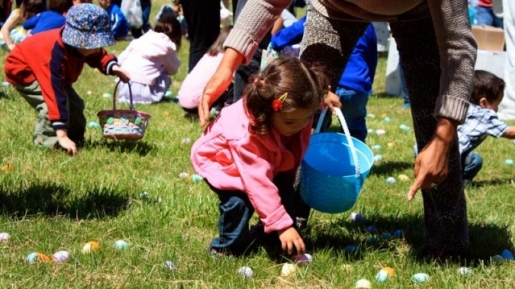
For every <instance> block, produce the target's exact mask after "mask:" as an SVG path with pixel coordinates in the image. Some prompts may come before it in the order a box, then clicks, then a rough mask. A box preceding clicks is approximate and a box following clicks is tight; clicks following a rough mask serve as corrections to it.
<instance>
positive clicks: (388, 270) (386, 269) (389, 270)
mask: <svg viewBox="0 0 515 289" xmlns="http://www.w3.org/2000/svg"><path fill="white" fill-rule="evenodd" d="M381 271H384V272H386V274H387V275H388V278H392V277H393V276H394V275H395V270H394V269H393V268H390V267H384V268H383V269H381Z"/></svg>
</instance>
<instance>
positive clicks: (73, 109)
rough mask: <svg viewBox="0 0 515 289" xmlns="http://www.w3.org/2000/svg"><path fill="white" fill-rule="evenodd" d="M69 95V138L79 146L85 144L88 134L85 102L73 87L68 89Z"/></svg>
mask: <svg viewBox="0 0 515 289" xmlns="http://www.w3.org/2000/svg"><path fill="white" fill-rule="evenodd" d="M66 94H67V95H68V111H69V114H70V115H69V116H68V137H69V138H70V139H71V140H72V141H73V142H74V143H75V144H76V145H77V146H78V147H80V146H82V145H83V144H84V134H85V133H86V116H85V115H84V109H85V105H84V100H83V99H82V98H81V97H80V96H79V95H78V94H77V92H76V91H75V89H73V87H69V88H66Z"/></svg>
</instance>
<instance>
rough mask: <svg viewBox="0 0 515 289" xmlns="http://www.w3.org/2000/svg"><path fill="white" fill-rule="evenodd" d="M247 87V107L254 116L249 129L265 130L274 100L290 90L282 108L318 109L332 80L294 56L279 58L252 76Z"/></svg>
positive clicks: (248, 111)
mask: <svg viewBox="0 0 515 289" xmlns="http://www.w3.org/2000/svg"><path fill="white" fill-rule="evenodd" d="M250 81H251V83H250V84H248V85H247V87H246V88H245V91H244V101H245V108H246V111H247V114H248V116H249V118H250V119H251V125H250V130H251V131H252V132H254V133H258V134H265V133H267V132H268V129H269V127H270V119H271V116H272V114H273V113H274V109H273V106H272V102H273V101H274V99H277V98H279V97H281V96H282V95H283V94H285V93H287V97H286V99H285V100H284V101H283V108H282V111H284V112H289V111H292V110H294V109H297V108H301V109H306V108H307V109H313V110H316V109H318V108H319V107H320V104H321V103H322V101H323V99H324V97H325V96H326V94H327V92H328V87H329V81H328V79H327V77H326V76H325V74H324V73H323V72H322V71H321V70H320V69H319V68H316V67H308V66H307V64H306V63H304V62H302V61H300V60H298V59H295V58H278V59H275V60H274V61H272V63H270V64H269V65H268V66H267V67H266V68H265V70H263V72H261V73H258V74H255V75H253V76H251V79H250Z"/></svg>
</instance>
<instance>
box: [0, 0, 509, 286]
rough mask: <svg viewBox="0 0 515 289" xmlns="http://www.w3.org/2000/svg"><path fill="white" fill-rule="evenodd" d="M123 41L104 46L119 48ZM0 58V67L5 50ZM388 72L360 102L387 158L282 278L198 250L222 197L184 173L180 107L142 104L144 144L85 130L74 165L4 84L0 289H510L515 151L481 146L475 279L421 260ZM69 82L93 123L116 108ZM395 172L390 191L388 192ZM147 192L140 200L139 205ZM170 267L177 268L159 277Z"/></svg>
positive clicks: (473, 211)
mask: <svg viewBox="0 0 515 289" xmlns="http://www.w3.org/2000/svg"><path fill="white" fill-rule="evenodd" d="M160 3H164V1H162V2H160V1H156V2H155V3H154V4H153V5H154V7H153V14H152V15H154V14H155V12H156V11H157V10H158V8H159V4H160ZM127 44H128V43H127V42H120V43H118V44H117V45H116V46H113V47H109V48H108V51H110V52H113V53H115V54H118V53H120V52H121V51H122V50H123V48H124V47H125V46H126V45H127ZM187 52H188V42H187V41H184V42H183V47H182V48H181V50H180V52H179V54H180V57H181V59H182V60H183V63H182V66H181V68H180V72H179V73H178V74H177V75H176V76H174V85H173V92H174V94H176V93H177V91H178V87H179V86H180V82H181V81H182V79H184V77H185V75H186V70H187V68H186V64H187ZM1 56H2V60H1V62H2V64H3V59H4V58H5V53H4V54H1ZM385 65H386V59H384V58H382V59H380V63H379V68H378V70H377V76H376V80H375V84H374V95H372V96H371V97H370V102H369V105H368V110H369V113H370V114H371V115H374V117H372V116H371V117H369V118H367V122H368V127H369V128H370V129H372V130H373V131H375V130H377V129H384V130H386V134H385V135H381V136H378V135H376V134H374V133H371V134H369V137H368V138H367V144H368V145H369V146H370V147H372V146H376V145H380V146H381V148H380V149H378V150H376V151H374V153H375V154H381V155H382V157H383V159H382V161H380V162H376V163H375V165H374V167H373V168H372V172H371V174H370V176H369V177H368V179H367V180H366V182H365V185H364V188H363V190H362V193H361V196H360V198H359V200H358V202H357V204H356V205H355V207H354V208H353V209H352V210H351V211H349V212H345V213H341V214H334V215H329V214H323V213H319V212H313V213H312V215H311V218H310V222H309V229H308V231H307V234H306V236H305V239H306V242H307V243H308V247H309V253H310V254H311V255H313V262H312V263H311V264H310V265H309V266H305V267H300V268H299V270H298V271H297V273H296V274H293V275H291V276H288V277H284V276H280V271H281V266H282V263H285V262H289V260H287V259H281V260H278V261H277V260H273V259H270V258H269V256H268V255H267V254H266V252H265V251H264V250H260V251H259V252H257V253H256V254H255V255H251V256H248V257H244V258H214V257H213V256H211V255H210V254H208V253H207V252H206V248H207V246H208V243H209V241H210V240H211V238H212V237H213V236H215V235H216V234H217V226H216V222H217V220H218V208H217V205H218V203H217V201H218V200H217V198H216V195H215V194H213V193H212V192H211V191H210V190H209V188H208V187H207V186H206V185H205V184H204V183H202V182H192V181H191V180H189V179H188V178H185V179H184V178H180V177H179V175H180V174H181V173H183V172H187V173H189V174H192V173H193V171H192V168H191V165H190V163H189V153H190V147H191V145H192V142H193V141H194V140H195V139H196V138H197V137H198V136H199V134H200V133H201V131H202V130H201V128H200V127H199V126H198V123H197V122H194V121H189V120H186V119H184V118H183V112H182V110H181V109H180V107H179V106H178V105H177V104H175V103H174V102H164V103H160V104H157V105H148V106H139V107H138V109H139V110H143V111H145V112H148V113H150V114H151V115H152V119H151V120H150V126H149V128H148V130H147V134H146V136H145V137H144V139H143V140H141V141H138V142H134V143H129V142H115V141H106V140H104V139H103V138H102V133H101V131H100V129H98V128H88V130H87V144H86V147H85V148H83V149H82V150H81V151H80V152H79V153H78V155H77V156H75V157H69V156H68V155H66V154H65V153H64V152H61V151H47V150H42V149H38V148H36V147H34V146H33V145H32V131H33V125H34V121H35V117H36V115H35V112H34V111H33V110H32V109H31V108H30V107H29V106H28V105H27V104H26V103H25V101H24V100H23V99H22V98H21V97H20V96H19V95H18V94H17V93H16V91H14V89H13V88H12V87H4V88H3V91H4V95H3V96H2V97H0V118H1V119H2V123H3V125H2V126H0V136H2V141H1V142H0V168H2V170H1V171H0V210H1V217H0V232H8V233H9V234H10V235H11V239H10V240H9V242H6V243H0V254H1V256H0V288H354V284H355V282H356V281H357V280H358V279H361V278H366V279H368V280H370V281H371V282H372V286H373V287H374V288H512V287H513V285H514V284H515V278H514V276H515V273H514V270H513V266H514V264H513V263H512V262H504V263H502V264H492V262H491V257H492V256H494V255H496V254H500V253H501V252H502V251H503V250H504V249H508V250H511V251H513V249H514V246H513V241H514V237H513V232H514V230H515V227H514V224H513V216H514V215H515V214H514V213H515V207H514V204H515V202H514V195H513V194H514V188H513V186H514V185H513V166H510V165H507V164H505V160H506V159H515V154H514V153H513V150H514V148H515V147H514V146H515V145H514V144H513V143H512V142H510V141H507V140H502V139H501V140H496V139H492V138H489V139H487V140H486V141H485V143H484V144H483V145H482V146H481V147H480V148H479V150H478V152H479V153H480V154H481V155H482V156H483V157H484V160H485V163H484V167H483V170H482V171H481V172H480V174H479V175H478V177H477V180H476V182H475V183H474V185H473V186H471V187H469V188H467V191H466V193H467V200H468V215H469V221H470V231H471V241H472V246H471V253H470V259H469V263H468V264H467V266H469V267H470V268H471V269H472V270H473V274H472V275H471V276H468V277H464V276H460V275H459V274H458V273H457V270H458V268H459V267H460V266H461V265H460V264H438V263H435V262H433V261H429V260H425V259H423V258H419V257H418V256H419V252H420V251H421V250H422V249H423V248H424V231H423V218H422V216H423V211H422V201H421V196H420V194H419V195H417V197H416V199H415V200H414V201H413V202H411V203H407V202H406V200H405V197H406V193H407V190H408V188H409V186H410V184H411V183H410V181H406V182H402V181H400V180H399V175H401V174H403V175H406V176H408V177H410V180H412V179H413V178H412V175H413V173H412V165H413V149H412V147H413V144H414V137H413V132H412V130H411V131H403V130H401V129H399V126H400V125H401V124H405V125H408V126H411V115H410V111H409V110H406V109H403V108H402V100H401V99H400V98H399V97H391V96H386V95H384V94H383V93H382V92H383V91H384V75H385ZM2 67H3V65H2ZM2 75H3V74H2ZM0 79H1V80H2V81H3V80H4V76H0ZM75 88H76V90H77V91H78V92H79V94H80V95H82V96H83V98H84V99H85V101H86V105H87V107H86V113H87V117H88V121H98V119H97V117H96V113H97V112H98V111H100V110H105V109H110V108H111V101H112V100H111V99H110V98H105V97H103V96H102V95H103V94H104V93H106V92H108V93H112V91H113V88H114V82H113V77H111V76H103V75H101V74H100V73H98V72H95V71H94V70H92V69H90V68H85V70H84V72H83V74H82V76H81V78H80V80H79V82H78V83H76V85H75ZM88 91H91V95H88V93H87V92H88ZM385 117H390V119H391V121H390V122H385V121H384V118H385ZM333 124H334V125H335V126H336V124H337V122H336V121H333ZM186 139H190V140H191V142H189V143H188V142H187V141H186ZM390 176H393V177H395V178H397V180H398V181H397V183H395V184H387V183H386V178H387V177H390ZM143 192H147V193H148V198H141V197H140V194H141V193H143ZM351 212H360V213H361V214H362V215H363V216H364V217H365V220H364V221H363V222H360V223H356V222H353V221H352V220H350V218H349V216H350V213H351ZM370 225H373V226H375V227H376V228H377V230H378V232H379V234H378V235H377V236H378V242H376V243H372V244H371V243H369V242H367V241H366V240H367V239H368V238H369V237H371V236H372V234H371V233H369V232H368V231H367V230H366V227H367V226H370ZM395 230H403V232H404V234H403V237H402V238H400V239H383V238H382V237H381V236H382V233H384V232H390V233H393V232H394V231H395ZM119 239H122V240H125V241H127V242H128V244H129V247H128V249H127V250H116V249H115V248H114V242H115V241H116V240H119ZM88 241H97V242H99V244H100V249H99V250H98V251H97V252H95V253H93V254H87V255H84V254H82V253H81V248H82V247H83V245H84V244H85V243H86V242H88ZM349 245H356V246H360V250H359V253H351V254H348V253H346V251H345V248H346V247H347V246H349ZM59 250H67V251H69V252H70V253H71V259H70V261H69V262H68V263H64V264H54V263H37V264H27V263H26V261H25V258H26V257H27V255H28V254H29V253H31V252H41V253H45V254H48V255H52V254H53V253H55V252H56V251H59ZM166 260H170V261H172V262H173V263H174V264H175V265H176V267H177V269H176V270H168V269H166V268H165V267H164V266H163V263H164V262H165V261H166ZM241 266H249V267H251V268H252V269H253V270H254V277H253V278H249V279H246V278H243V277H241V276H239V275H238V274H237V273H236V271H237V270H238V268H240V267H241ZM385 266H388V267H391V268H394V269H395V276H394V277H393V278H391V279H389V280H387V281H386V282H384V283H379V282H377V281H376V280H375V277H374V276H375V275H376V273H377V272H378V271H379V270H380V269H381V268H382V267H385ZM419 272H423V273H427V274H429V276H430V279H429V281H427V282H425V283H420V284H419V283H415V282H414V281H412V280H411V276H412V275H413V274H415V273H419Z"/></svg>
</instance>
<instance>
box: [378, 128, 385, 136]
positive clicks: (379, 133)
mask: <svg viewBox="0 0 515 289" xmlns="http://www.w3.org/2000/svg"><path fill="white" fill-rule="evenodd" d="M376 134H377V135H384V134H386V131H385V130H384V129H376Z"/></svg>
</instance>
